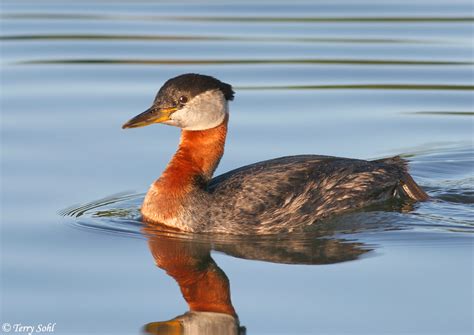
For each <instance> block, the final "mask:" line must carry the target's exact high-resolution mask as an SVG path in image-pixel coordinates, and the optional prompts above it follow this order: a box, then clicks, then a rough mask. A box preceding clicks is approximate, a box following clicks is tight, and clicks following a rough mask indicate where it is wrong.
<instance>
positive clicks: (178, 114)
mask: <svg viewBox="0 0 474 335" xmlns="http://www.w3.org/2000/svg"><path fill="white" fill-rule="evenodd" d="M233 98H234V91H233V90H232V86H230V85H229V84H226V83H223V82H221V81H219V80H217V79H216V78H214V77H211V76H205V75H201V74H195V73H188V74H183V75H180V76H178V77H174V78H171V79H169V80H168V81H167V82H166V83H165V84H164V85H163V87H161V89H160V90H159V91H158V94H157V95H156V98H155V101H154V102H153V105H152V106H151V107H150V108H149V109H147V110H146V111H145V112H143V113H141V114H139V115H137V116H135V117H134V118H132V119H131V120H129V121H127V122H126V123H125V124H124V125H123V126H122V128H124V129H125V128H137V127H143V126H147V125H149V124H152V123H164V124H167V125H171V126H176V127H180V128H182V129H186V130H204V129H210V128H214V127H217V126H218V125H219V124H221V123H222V122H223V121H224V119H225V117H226V115H227V113H228V101H229V100H232V99H233Z"/></svg>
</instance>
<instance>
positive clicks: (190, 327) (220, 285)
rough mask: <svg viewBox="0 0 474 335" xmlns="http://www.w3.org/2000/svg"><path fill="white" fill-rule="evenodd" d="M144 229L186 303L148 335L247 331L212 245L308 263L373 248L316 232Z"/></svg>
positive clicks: (250, 255)
mask: <svg viewBox="0 0 474 335" xmlns="http://www.w3.org/2000/svg"><path fill="white" fill-rule="evenodd" d="M144 233H145V235H146V236H147V237H148V245H149V248H150V251H151V253H152V255H153V258H154V259H155V263H156V265H157V266H158V267H160V268H161V269H163V270H165V271H166V273H167V274H168V275H170V276H171V277H173V278H174V279H175V280H176V282H177V283H178V285H179V287H180V289H181V293H182V295H183V298H184V299H185V301H186V302H187V304H188V307H189V311H188V312H186V313H185V314H183V315H179V316H177V317H176V318H174V319H172V320H169V321H162V322H151V323H148V324H146V325H145V326H144V328H143V330H144V332H145V333H147V334H161V335H163V334H186V335H188V334H193V335H194V334H211V335H212V334H219V335H231V334H232V335H240V334H245V327H241V326H240V324H239V318H238V316H237V314H236V311H235V308H234V306H233V305H232V301H231V293H230V285H229V279H228V278H227V276H226V274H225V273H224V272H223V271H222V269H221V268H219V266H218V265H217V264H216V262H215V261H214V260H213V259H212V257H211V250H216V251H219V252H223V253H225V254H227V255H230V256H233V257H237V258H243V259H251V260H260V261H265V262H273V263H283V264H308V265H311V264H333V263H340V262H345V261H351V260H355V259H357V258H358V257H359V256H361V255H363V254H364V253H366V252H368V251H370V250H371V248H369V247H368V246H366V245H364V244H362V243H360V242H355V241H349V240H345V239H342V238H328V237H321V235H320V234H318V236H313V235H312V234H309V235H308V234H305V235H294V236H292V235H286V236H259V237H248V236H247V237H243V238H242V237H222V236H220V237H219V238H217V237H215V236H214V237H213V236H206V235H186V236H184V238H183V235H182V234H181V235H179V234H173V233H169V232H163V231H160V232H156V230H155V228H151V227H145V228H144ZM325 233H328V232H327V231H325ZM326 236H331V234H329V235H326Z"/></svg>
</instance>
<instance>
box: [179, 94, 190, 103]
mask: <svg viewBox="0 0 474 335" xmlns="http://www.w3.org/2000/svg"><path fill="white" fill-rule="evenodd" d="M186 102H188V98H186V97H185V96H184V95H183V96H181V97H179V103H180V104H185V103H186Z"/></svg>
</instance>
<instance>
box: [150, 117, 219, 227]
mask: <svg viewBox="0 0 474 335" xmlns="http://www.w3.org/2000/svg"><path fill="white" fill-rule="evenodd" d="M227 122H228V117H226V118H225V120H224V122H222V123H221V124H220V125H219V126H217V127H215V128H211V129H206V130H193V131H191V130H183V131H182V132H181V141H180V143H179V148H178V150H177V151H176V154H175V155H174V156H173V158H172V159H171V161H170V162H169V164H168V166H167V167H166V169H165V171H164V172H163V174H162V175H161V177H160V178H159V179H158V180H156V181H155V182H154V183H153V185H152V186H151V187H150V189H149V190H148V193H147V195H146V197H145V201H144V202H143V206H142V215H143V218H144V219H145V221H149V222H157V223H164V224H167V223H169V220H173V219H174V218H176V217H177V216H178V214H179V212H180V209H181V206H182V204H183V202H184V200H185V198H186V196H187V195H188V194H189V193H190V192H191V191H192V190H195V189H196V188H200V187H202V186H203V184H204V185H205V184H207V183H208V182H209V180H210V179H211V178H212V174H213V173H214V171H215V169H216V168H217V165H218V164H219V161H220V159H221V157H222V155H223V154H224V144H225V138H226V135H227Z"/></svg>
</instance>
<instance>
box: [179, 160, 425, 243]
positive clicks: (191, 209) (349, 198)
mask: <svg viewBox="0 0 474 335" xmlns="http://www.w3.org/2000/svg"><path fill="white" fill-rule="evenodd" d="M411 180H412V179H411V177H409V175H408V173H407V170H406V164H405V162H404V161H403V160H402V159H401V158H399V157H394V158H389V159H384V160H376V161H365V160H356V159H348V158H338V157H329V156H316V155H302V156H291V157H281V158H277V159H272V160H268V161H264V162H259V163H256V164H252V165H248V166H245V167H242V168H239V169H236V170H233V171H230V172H227V173H225V174H223V175H220V176H218V177H216V178H214V179H212V180H211V181H210V183H209V184H208V186H207V188H205V189H198V190H195V192H194V193H193V195H192V196H190V197H189V198H188V200H187V203H186V205H185V207H186V208H187V210H186V213H187V215H186V220H189V221H190V222H191V225H192V227H193V230H195V231H209V232H222V233H233V234H242V233H244V234H266V233H277V232H283V231H292V230H293V229H295V228H298V227H303V226H306V225H310V224H312V223H314V222H315V221H317V220H320V219H323V218H326V217H329V216H331V215H335V214H339V213H342V212H346V211H348V210H354V209H358V208H363V207H367V206H370V205H374V204H378V203H381V202H384V201H386V200H389V199H391V198H394V197H405V198H409V196H408V194H407V193H406V192H405V191H404V189H403V185H408V184H409V185H410V187H413V185H412V184H411V183H410V181H411ZM415 185H416V184H415ZM418 200H423V199H418Z"/></svg>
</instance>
